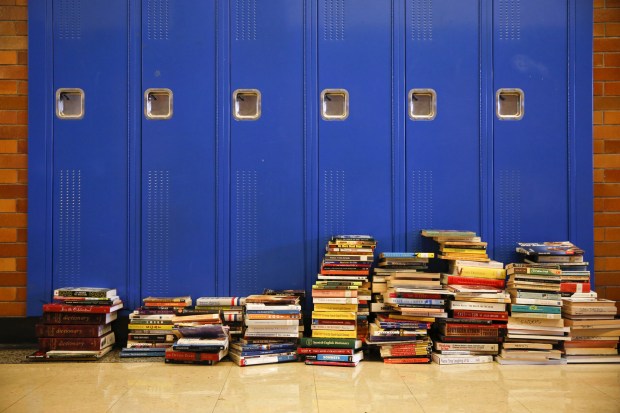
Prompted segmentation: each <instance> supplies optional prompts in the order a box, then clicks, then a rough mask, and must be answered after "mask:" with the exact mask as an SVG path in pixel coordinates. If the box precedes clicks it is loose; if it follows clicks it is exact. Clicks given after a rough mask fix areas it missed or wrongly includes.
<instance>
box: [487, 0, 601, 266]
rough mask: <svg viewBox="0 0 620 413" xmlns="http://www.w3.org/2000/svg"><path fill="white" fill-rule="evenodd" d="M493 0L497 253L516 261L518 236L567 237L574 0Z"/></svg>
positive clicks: (530, 238) (538, 238)
mask: <svg viewBox="0 0 620 413" xmlns="http://www.w3.org/2000/svg"><path fill="white" fill-rule="evenodd" d="M493 5H494V8H493V70H494V80H493V84H494V90H493V99H494V101H495V108H494V112H495V113H494V116H493V146H494V200H495V202H494V222H495V225H494V231H495V236H494V239H495V258H496V259H498V260H500V261H504V262H512V261H514V260H515V259H516V255H515V253H514V249H515V245H516V242H519V241H521V242H536V241H546V240H568V239H569V193H568V190H569V182H568V174H569V168H568V160H569V152H568V147H569V146H568V143H569V140H568V136H569V135H568V132H569V131H568V113H569V106H568V100H569V99H568V96H569V94H568V93H569V91H568V65H567V62H568V61H569V56H568V50H569V45H568V38H569V20H568V4H567V2H566V0H548V1H544V2H541V1H538V0H495V1H494V3H493ZM584 155H585V154H584ZM573 156H574V155H573ZM586 156H590V155H589V154H588V155H586Z"/></svg>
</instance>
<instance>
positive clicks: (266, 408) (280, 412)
mask: <svg viewBox="0 0 620 413" xmlns="http://www.w3.org/2000/svg"><path fill="white" fill-rule="evenodd" d="M318 411H319V410H318V406H317V401H316V399H315V398H312V397H308V398H297V397H289V396H282V397H272V398H268V399H244V398H241V399H237V398H225V397H224V396H222V397H221V398H220V399H219V400H218V401H217V404H216V405H215V409H214V410H213V412H214V413H228V412H239V413H248V412H269V413H291V412H303V413H306V412H309V413H318ZM341 413H343V412H341Z"/></svg>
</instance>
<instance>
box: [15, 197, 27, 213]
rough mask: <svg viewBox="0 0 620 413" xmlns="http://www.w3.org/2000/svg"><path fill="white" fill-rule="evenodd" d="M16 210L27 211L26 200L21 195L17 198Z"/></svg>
mask: <svg viewBox="0 0 620 413" xmlns="http://www.w3.org/2000/svg"><path fill="white" fill-rule="evenodd" d="M16 201H17V212H28V200H27V199H25V198H24V197H22V199H17V200H16Z"/></svg>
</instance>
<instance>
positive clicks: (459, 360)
mask: <svg viewBox="0 0 620 413" xmlns="http://www.w3.org/2000/svg"><path fill="white" fill-rule="evenodd" d="M432 357H433V361H434V362H435V363H437V364H480V363H491V362H493V356H465V357H445V356H443V357H440V356H439V355H437V354H433V356H432Z"/></svg>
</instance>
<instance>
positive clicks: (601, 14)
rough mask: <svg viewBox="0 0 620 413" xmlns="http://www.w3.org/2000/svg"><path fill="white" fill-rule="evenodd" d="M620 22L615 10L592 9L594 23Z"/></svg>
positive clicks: (617, 11) (619, 14)
mask: <svg viewBox="0 0 620 413" xmlns="http://www.w3.org/2000/svg"><path fill="white" fill-rule="evenodd" d="M618 21H620V10H616V9H594V22H595V23H599V22H612V23H613V22H618Z"/></svg>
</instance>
